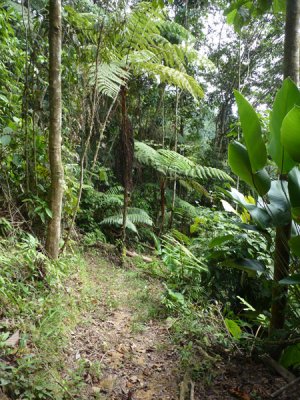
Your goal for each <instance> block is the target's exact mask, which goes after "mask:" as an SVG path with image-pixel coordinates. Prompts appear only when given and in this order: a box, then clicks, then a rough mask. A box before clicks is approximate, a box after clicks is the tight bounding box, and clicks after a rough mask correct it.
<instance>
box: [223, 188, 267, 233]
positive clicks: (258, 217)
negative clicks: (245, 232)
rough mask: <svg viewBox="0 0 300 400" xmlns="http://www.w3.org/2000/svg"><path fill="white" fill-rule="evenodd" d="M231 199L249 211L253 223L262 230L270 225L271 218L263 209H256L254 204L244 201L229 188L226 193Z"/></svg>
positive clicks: (236, 191)
mask: <svg viewBox="0 0 300 400" xmlns="http://www.w3.org/2000/svg"><path fill="white" fill-rule="evenodd" d="M227 193H228V194H229V195H230V196H231V197H232V199H233V200H234V201H235V202H236V203H238V204H240V205H241V206H242V207H244V208H246V210H247V211H249V213H250V215H251V217H252V219H253V221H254V222H255V223H256V224H257V225H258V226H259V227H260V228H262V229H266V228H268V227H269V226H270V225H271V222H272V220H271V217H270V215H269V214H268V213H267V211H266V210H265V209H264V208H261V207H258V206H257V205H255V204H250V203H248V202H247V201H246V200H245V197H244V195H243V194H242V193H240V192H239V191H238V190H236V189H235V188H231V190H230V192H227Z"/></svg>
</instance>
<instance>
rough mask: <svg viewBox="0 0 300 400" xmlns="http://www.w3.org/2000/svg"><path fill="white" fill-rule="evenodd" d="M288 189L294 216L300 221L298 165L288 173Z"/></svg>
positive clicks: (299, 177)
mask: <svg viewBox="0 0 300 400" xmlns="http://www.w3.org/2000/svg"><path fill="white" fill-rule="evenodd" d="M288 190H289V196H290V201H291V206H292V216H293V218H295V219H296V220H297V221H298V218H299V217H300V170H299V168H298V167H294V168H293V169H292V170H291V171H290V172H289V174H288Z"/></svg>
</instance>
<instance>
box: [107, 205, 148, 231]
mask: <svg viewBox="0 0 300 400" xmlns="http://www.w3.org/2000/svg"><path fill="white" fill-rule="evenodd" d="M122 224H123V214H122V213H121V212H120V213H118V214H116V215H112V216H110V217H107V218H104V220H102V221H101V223H100V225H112V226H118V227H120V226H122ZM136 225H148V226H152V225H153V221H152V219H151V218H150V216H149V215H148V214H147V213H146V211H145V210H142V209H141V208H133V207H129V208H128V213H127V218H126V228H127V229H129V230H131V231H133V232H134V233H138V231H137V227H136Z"/></svg>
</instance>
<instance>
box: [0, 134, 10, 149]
mask: <svg viewBox="0 0 300 400" xmlns="http://www.w3.org/2000/svg"><path fill="white" fill-rule="evenodd" d="M10 141H11V136H10V135H3V136H0V143H1V144H2V145H3V146H8V145H9V143H10Z"/></svg>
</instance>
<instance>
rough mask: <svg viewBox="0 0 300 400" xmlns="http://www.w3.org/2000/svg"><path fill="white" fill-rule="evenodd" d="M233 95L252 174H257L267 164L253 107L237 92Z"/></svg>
mask: <svg viewBox="0 0 300 400" xmlns="http://www.w3.org/2000/svg"><path fill="white" fill-rule="evenodd" d="M234 95H235V100H236V102H237V106H238V110H239V116H240V121H241V125H242V129H243V135H244V139H245V143H246V147H247V150H248V154H249V160H250V164H251V168H252V172H257V171H259V170H261V169H262V168H263V167H264V166H265V165H266V163H267V150H266V146H265V144H264V141H263V138H262V134H261V126H260V122H259V119H258V116H257V114H256V112H255V111H254V109H253V107H252V106H251V104H250V103H249V102H248V101H247V100H246V99H245V98H244V96H243V95H242V94H241V93H239V92H237V91H235V92H234Z"/></svg>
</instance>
